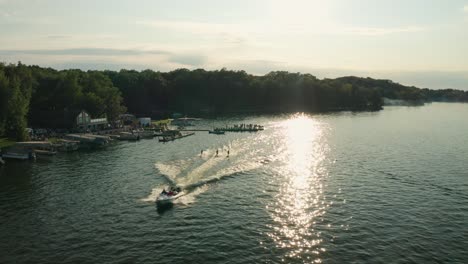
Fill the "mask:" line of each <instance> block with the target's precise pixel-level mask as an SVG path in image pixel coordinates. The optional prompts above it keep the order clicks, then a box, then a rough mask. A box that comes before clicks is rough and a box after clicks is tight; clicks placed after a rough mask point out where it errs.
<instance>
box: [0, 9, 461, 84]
mask: <svg viewBox="0 0 468 264" xmlns="http://www.w3.org/2000/svg"><path fill="white" fill-rule="evenodd" d="M0 36H1V37H0V61H4V62H17V61H22V62H23V63H25V64H38V65H40V66H50V67H54V68H58V69H64V68H81V69H84V70H86V69H113V70H119V69H121V68H127V69H129V68H132V69H137V70H142V69H153V70H160V71H168V70H172V69H176V68H190V69H194V68H205V69H209V70H214V69H220V68H223V67H225V68H227V69H235V70H245V71H247V72H249V73H253V74H264V73H267V72H269V71H271V70H287V71H293V72H297V71H300V72H307V73H311V74H313V75H316V76H318V77H320V78H323V77H337V76H344V75H357V76H363V77H366V76H370V77H376V78H385V79H392V80H394V81H397V82H400V83H403V84H408V85H416V86H419V87H428V88H446V87H452V88H458V89H466V90H468V0H450V1H447V0H329V1H325V0H287V1H286V0H285V1H275V0H270V1H268V0H236V1H232V0H193V1H188V0H186V1H182V0H173V1H168V0H161V1H160V0H138V1H137V0H133V1H131V0H80V1H76V0H74V1H67V0H0Z"/></svg>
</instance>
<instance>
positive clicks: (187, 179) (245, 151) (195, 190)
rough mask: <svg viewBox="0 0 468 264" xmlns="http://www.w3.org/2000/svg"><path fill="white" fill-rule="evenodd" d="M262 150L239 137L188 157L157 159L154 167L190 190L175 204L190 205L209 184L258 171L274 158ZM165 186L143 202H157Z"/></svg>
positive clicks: (164, 175) (175, 182)
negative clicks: (267, 156) (166, 160)
mask: <svg viewBox="0 0 468 264" xmlns="http://www.w3.org/2000/svg"><path fill="white" fill-rule="evenodd" d="M259 149H261V148H255V147H254V146H252V144H248V143H247V142H246V141H245V140H237V141H233V142H231V143H230V144H229V145H225V146H222V147H221V148H218V149H208V150H204V151H203V154H201V155H200V154H198V155H196V156H193V157H190V158H187V159H181V160H173V161H168V162H157V163H156V164H155V168H156V170H157V171H158V173H159V174H160V175H161V176H162V177H164V178H165V179H166V181H167V183H168V184H169V185H173V186H179V187H181V188H182V189H183V190H184V191H185V192H186V193H187V194H186V195H184V196H182V197H180V198H179V199H176V200H174V203H178V204H191V203H193V202H194V201H195V198H196V197H197V196H198V195H200V194H201V193H204V192H205V191H207V190H208V189H209V186H208V185H209V184H210V183H214V182H218V181H220V180H222V179H224V178H228V177H234V176H235V175H238V174H241V173H245V172H248V171H252V170H255V169H257V168H259V167H261V166H263V165H264V164H266V163H265V161H268V162H269V161H270V159H271V157H269V158H266V157H265V156H263V155H262V153H260V150H259ZM216 151H218V153H216ZM228 151H229V152H228ZM164 187H167V186H163V185H160V186H157V187H155V188H153V189H152V191H151V194H150V195H149V196H148V197H146V198H143V199H142V201H146V202H154V201H156V199H157V197H158V195H159V194H160V193H161V191H162V190H163V188H164Z"/></svg>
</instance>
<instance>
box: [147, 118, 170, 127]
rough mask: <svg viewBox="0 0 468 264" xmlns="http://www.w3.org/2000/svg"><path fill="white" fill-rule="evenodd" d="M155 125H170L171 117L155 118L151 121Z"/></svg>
mask: <svg viewBox="0 0 468 264" xmlns="http://www.w3.org/2000/svg"><path fill="white" fill-rule="evenodd" d="M151 123H152V124H153V125H155V126H162V125H169V124H170V123H171V120H170V119H163V120H155V121H152V122H151Z"/></svg>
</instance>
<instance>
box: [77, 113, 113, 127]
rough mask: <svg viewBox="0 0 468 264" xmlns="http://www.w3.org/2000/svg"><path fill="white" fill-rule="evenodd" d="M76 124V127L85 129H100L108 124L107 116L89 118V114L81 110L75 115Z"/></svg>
mask: <svg viewBox="0 0 468 264" xmlns="http://www.w3.org/2000/svg"><path fill="white" fill-rule="evenodd" d="M76 126H77V128H78V129H80V130H83V131H87V130H91V131H96V130H102V129H105V128H107V127H108V126H109V122H108V121H107V118H105V117H104V118H96V119H91V116H90V115H89V114H88V113H87V112H86V111H81V112H80V113H79V114H78V116H77V117H76Z"/></svg>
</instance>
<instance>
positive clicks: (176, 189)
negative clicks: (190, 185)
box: [161, 187, 181, 196]
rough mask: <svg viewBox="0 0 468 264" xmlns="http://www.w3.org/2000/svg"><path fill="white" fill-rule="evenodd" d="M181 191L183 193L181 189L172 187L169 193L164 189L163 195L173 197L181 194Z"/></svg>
mask: <svg viewBox="0 0 468 264" xmlns="http://www.w3.org/2000/svg"><path fill="white" fill-rule="evenodd" d="M180 191H181V189H180V187H170V188H169V191H168V192H166V189H163V190H162V192H161V194H164V195H167V196H173V195H176V194H178V193H180Z"/></svg>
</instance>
